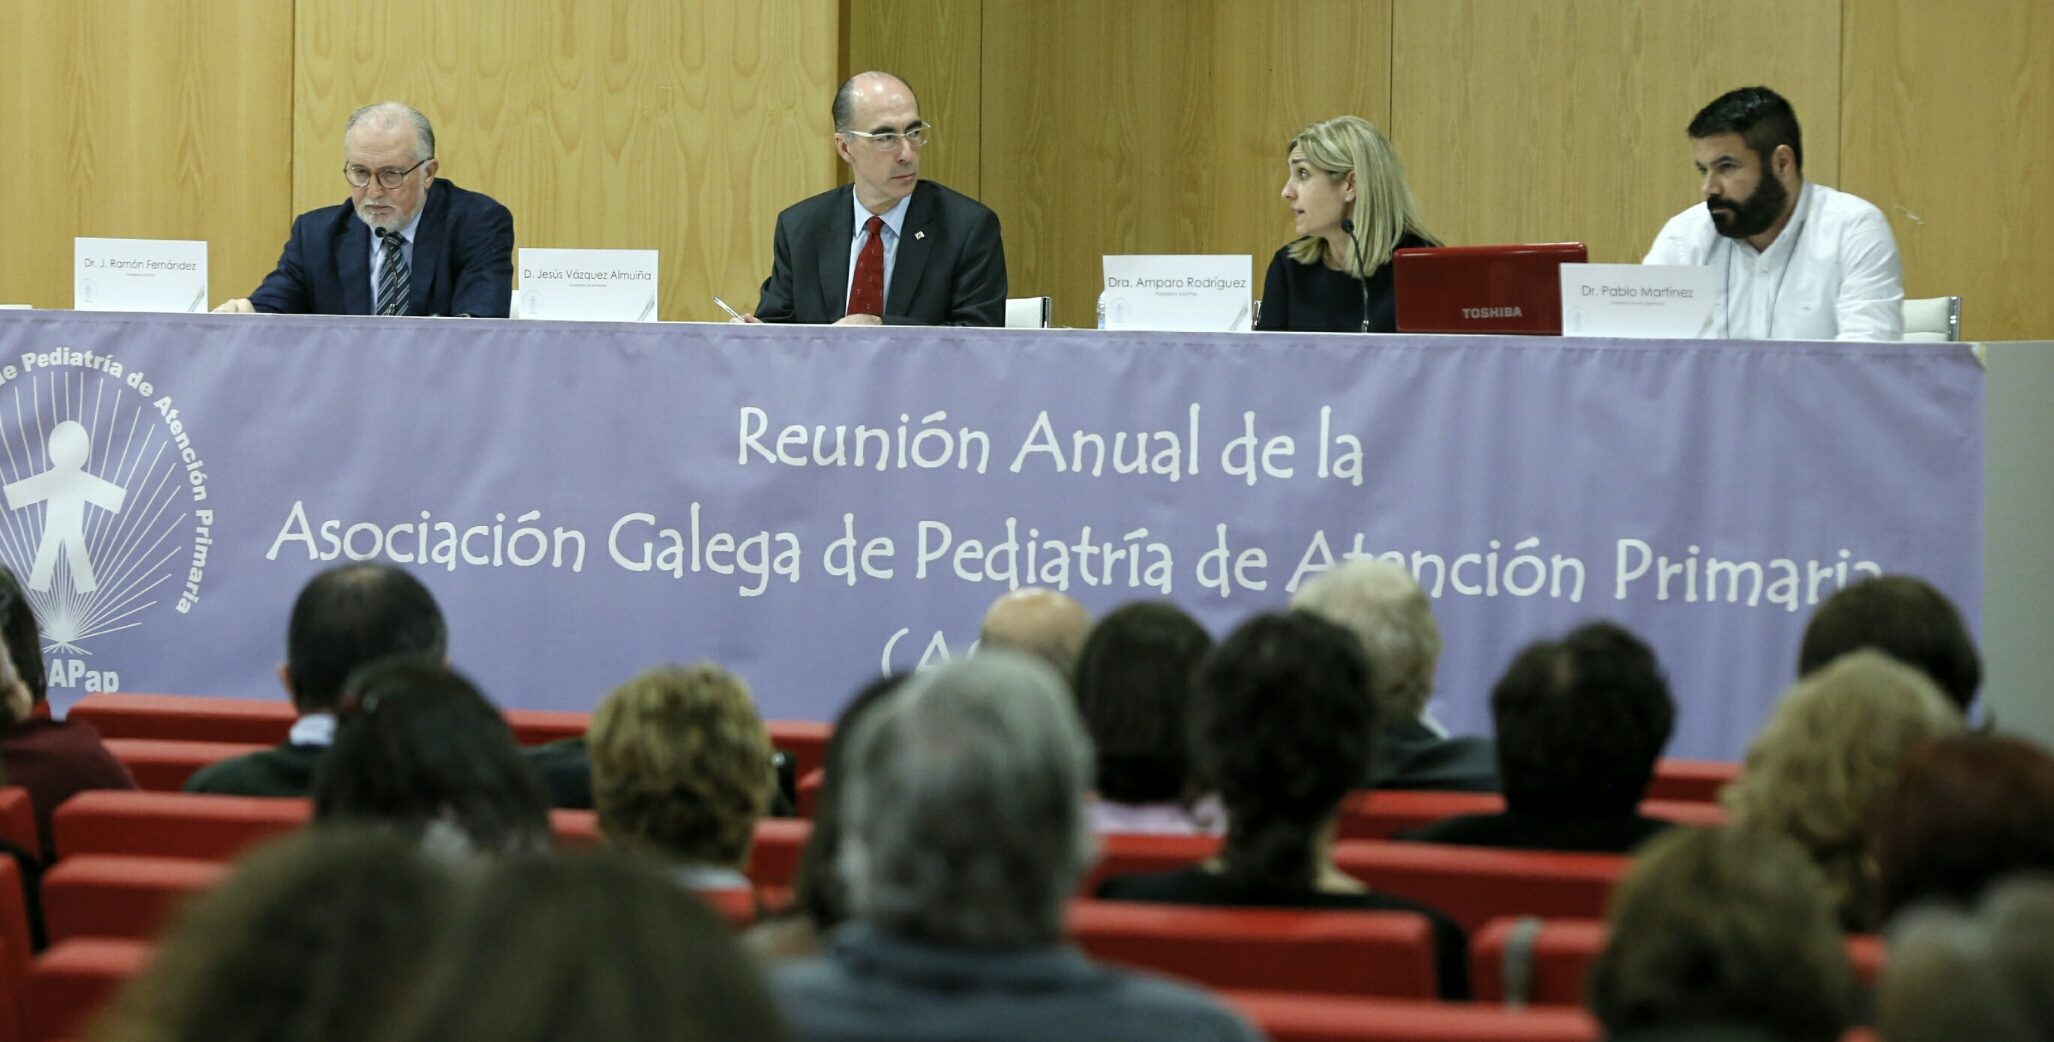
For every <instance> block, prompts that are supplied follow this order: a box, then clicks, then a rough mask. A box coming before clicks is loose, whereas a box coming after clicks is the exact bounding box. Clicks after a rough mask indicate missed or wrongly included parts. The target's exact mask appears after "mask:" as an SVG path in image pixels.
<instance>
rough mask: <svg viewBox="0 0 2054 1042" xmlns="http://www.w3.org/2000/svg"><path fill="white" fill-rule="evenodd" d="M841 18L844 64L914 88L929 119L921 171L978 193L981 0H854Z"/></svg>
mask: <svg viewBox="0 0 2054 1042" xmlns="http://www.w3.org/2000/svg"><path fill="white" fill-rule="evenodd" d="M848 25H849V29H848V37H849V58H848V71H849V72H850V73H851V74H854V73H858V72H863V71H865V70H868V69H882V70H884V71H885V72H890V73H896V74H897V75H899V76H901V77H904V78H905V80H906V82H908V83H910V84H912V85H913V90H914V92H915V93H916V94H918V95H919V98H920V116H921V118H922V119H925V120H927V121H928V122H930V123H933V124H934V126H935V142H934V144H933V145H932V146H930V147H929V148H928V149H927V151H926V153H925V154H924V155H922V156H921V157H920V176H922V177H925V178H932V179H933V180H936V181H940V182H941V183H943V184H945V185H948V186H949V187H950V188H953V189H955V190H957V191H959V192H962V193H964V194H966V195H969V196H972V197H976V196H979V195H981V193H982V187H983V182H982V180H981V179H980V174H981V171H982V168H981V165H980V164H981V151H980V143H979V139H980V135H981V132H982V128H983V111H982V109H983V104H984V89H983V88H984V46H983V44H984V39H983V33H984V4H983V3H982V2H981V0H860V2H857V3H854V4H852V5H851V6H850V11H849V23H848ZM843 180H847V178H846V177H844V178H843ZM1001 219H1003V217H1001Z"/></svg>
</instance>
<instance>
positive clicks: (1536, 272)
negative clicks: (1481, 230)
mask: <svg viewBox="0 0 2054 1042" xmlns="http://www.w3.org/2000/svg"><path fill="white" fill-rule="evenodd" d="M1589 253H1590V251H1588V250H1586V249H1584V246H1583V244H1582V243H1580V242H1544V243H1530V244H1527V245H1522V246H1435V247H1430V248H1426V249H1417V250H1399V251H1398V252H1397V253H1396V254H1394V255H1392V259H1391V267H1392V280H1393V283H1394V288H1395V291H1396V293H1397V298H1398V332H1400V333H1530V334H1540V335H1546V336H1560V335H1561V333H1562V272H1561V268H1562V265H1564V264H1582V263H1583V262H1584V261H1585V260H1586V259H1588V257H1589Z"/></svg>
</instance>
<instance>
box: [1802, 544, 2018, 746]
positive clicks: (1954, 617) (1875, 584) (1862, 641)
mask: <svg viewBox="0 0 2054 1042" xmlns="http://www.w3.org/2000/svg"><path fill="white" fill-rule="evenodd" d="M1861 648H1874V649H1875V650H1877V651H1880V652H1882V653H1883V654H1885V655H1888V656H1890V657H1891V658H1894V659H1896V660H1897V661H1899V662H1902V663H1904V664H1905V665H1907V666H1910V667H1911V668H1913V669H1916V670H1918V671H1919V672H1921V673H1924V674H1925V675H1926V676H1927V677H1929V678H1931V679H1932V681H1933V683H1935V684H1938V685H1939V686H1940V691H1941V693H1942V694H1945V695H1946V696H1947V697H1948V698H1949V699H1950V700H1952V701H1953V703H1954V704H1955V705H1956V706H1959V707H1960V708H1961V710H1962V712H1964V713H1965V712H1967V711H1968V707H1969V704H1970V703H1971V702H1974V701H1975V699H1976V689H1977V688H1978V687H1981V686H1982V683H1983V661H1982V657H1981V656H1980V655H1978V654H1976V644H1975V639H1974V638H1972V637H1970V636H1969V634H1968V627H1967V626H1966V625H1965V624H1963V623H1962V621H1961V612H1960V611H1958V610H1956V609H1955V607H1954V602H1953V601H1950V600H1948V599H1947V595H1946V594H1943V593H1941V592H1940V591H1939V590H1937V589H1934V588H1933V585H1932V584H1931V583H1928V582H1926V581H1925V580H1923V579H1915V578H1913V577H1911V576H1909V575H1885V576H1879V577H1877V578H1873V579H1863V580H1862V581H1860V582H1857V583H1854V584H1852V585H1849V586H1846V587H1843V588H1841V589H1840V590H1839V591H1838V592H1836V593H1834V594H1833V595H1832V596H1831V597H1828V598H1826V601H1825V603H1823V604H1821V605H1819V610H1818V611H1816V612H1814V613H1813V614H1812V618H1811V622H1810V624H1808V625H1807V626H1805V628H1804V644H1803V646H1802V647H1801V648H1800V649H1799V651H1798V653H1797V675H1798V676H1801V677H1802V676H1810V675H1811V674H1812V673H1814V672H1816V671H1817V670H1818V669H1819V668H1820V667H1822V666H1824V665H1826V664H1827V663H1829V662H1832V661H1833V660H1834V659H1837V658H1839V657H1840V656H1842V655H1845V654H1847V653H1848V652H1850V651H1856V650H1859V649H1861Z"/></svg>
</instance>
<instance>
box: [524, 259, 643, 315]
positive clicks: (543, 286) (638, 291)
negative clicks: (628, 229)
mask: <svg viewBox="0 0 2054 1042" xmlns="http://www.w3.org/2000/svg"><path fill="white" fill-rule="evenodd" d="M518 252H519V254H520V256H519V259H518V262H517V264H516V266H517V267H519V268H520V271H521V280H520V290H521V295H520V302H521V306H520V310H519V311H518V312H517V313H516V314H515V315H514V317H515V318H543V319H552V320H558V321H571V322H654V321H656V287H657V285H658V283H657V281H656V251H655V250H530V249H523V250H520V251H518Z"/></svg>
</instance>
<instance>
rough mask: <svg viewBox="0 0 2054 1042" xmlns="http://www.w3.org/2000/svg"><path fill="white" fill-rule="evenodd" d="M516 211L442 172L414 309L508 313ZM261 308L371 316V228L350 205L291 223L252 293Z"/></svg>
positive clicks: (419, 249) (419, 259) (418, 239)
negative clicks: (275, 256)
mask: <svg viewBox="0 0 2054 1042" xmlns="http://www.w3.org/2000/svg"><path fill="white" fill-rule="evenodd" d="M513 247H514V231H513V214H511V213H508V212H507V209H506V207H504V206H501V205H499V204H498V203H497V202H495V201H493V199H492V197H490V196H487V195H482V194H480V193H478V192H467V191H465V190H463V189H461V188H458V187H457V186H456V185H453V184H451V183H449V182H448V181H445V180H442V179H441V178H437V179H436V180H435V183H434V184H432V185H430V186H428V201H427V202H426V203H425V204H423V205H422V207H421V224H420V227H419V228H418V229H416V232H415V241H414V250H413V252H414V256H413V265H412V272H413V282H412V289H413V292H412V294H411V299H410V300H409V301H408V303H407V311H406V313H407V314H409V315H472V316H476V317H480V318H505V317H506V314H507V308H508V305H509V304H510V303H511V301H512V299H513ZM250 305H251V306H252V307H254V308H256V309H257V310H258V311H270V312H279V313H284V314H295V315H368V314H370V313H371V312H372V309H373V306H374V302H373V300H372V299H371V229H370V226H369V225H366V224H365V223H364V222H363V221H362V220H360V219H358V217H357V215H356V212H355V211H354V210H353V209H351V207H350V204H349V203H347V202H344V203H343V204H342V205H340V206H324V207H322V208H320V209H319V210H312V211H309V212H307V213H303V214H301V215H299V217H297V218H295V219H294V220H293V222H292V238H291V239H290V240H288V241H287V242H286V244H285V253H284V254H283V255H281V256H280V257H279V258H278V268H277V270H275V271H273V272H272V273H271V274H269V275H266V276H264V284H263V285H261V286H258V287H257V291H256V292H255V293H252V294H250Z"/></svg>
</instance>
